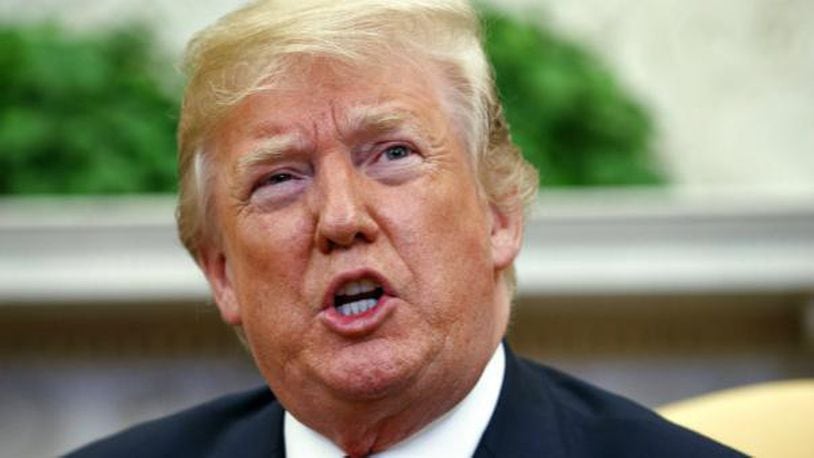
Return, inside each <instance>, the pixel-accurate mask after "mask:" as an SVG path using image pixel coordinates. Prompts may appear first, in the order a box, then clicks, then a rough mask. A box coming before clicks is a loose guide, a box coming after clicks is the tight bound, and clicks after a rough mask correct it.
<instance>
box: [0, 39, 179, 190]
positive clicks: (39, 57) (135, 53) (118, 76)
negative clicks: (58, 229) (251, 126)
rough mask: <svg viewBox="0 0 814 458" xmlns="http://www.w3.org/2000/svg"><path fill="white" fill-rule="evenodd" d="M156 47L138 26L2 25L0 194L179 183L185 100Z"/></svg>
mask: <svg viewBox="0 0 814 458" xmlns="http://www.w3.org/2000/svg"><path fill="white" fill-rule="evenodd" d="M153 49H154V48H153V47H152V40H151V39H150V35H149V34H148V33H147V32H146V29H145V28H139V27H130V28H126V29H123V30H117V31H109V32H98V33H92V34H91V33H85V34H69V33H68V32H66V31H64V30H62V29H60V28H59V27H57V26H56V25H53V24H46V25H14V26H9V25H4V26H0V69H2V70H0V87H2V91H0V171H2V173H0V193H2V194H10V193H13V194H19V193H24V194H39V193H128V192H153V191H172V190H173V189H175V182H176V179H175V176H176V173H175V124H176V120H177V109H178V108H177V107H178V101H177V98H176V97H174V96H171V95H168V94H169V92H171V91H167V90H165V89H166V85H167V84H169V83H168V82H169V81H171V80H170V79H167V77H168V75H169V76H171V75H172V74H171V73H170V71H169V69H171V67H170V66H169V65H167V64H166V62H163V61H161V59H160V58H158V57H157V55H156V54H155V53H154V51H153ZM176 92H177V91H176Z"/></svg>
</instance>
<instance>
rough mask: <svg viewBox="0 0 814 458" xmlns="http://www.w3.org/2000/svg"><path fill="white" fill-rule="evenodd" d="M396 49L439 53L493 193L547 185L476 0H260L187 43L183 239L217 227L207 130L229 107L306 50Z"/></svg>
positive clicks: (509, 194)
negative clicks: (508, 104)
mask: <svg viewBox="0 0 814 458" xmlns="http://www.w3.org/2000/svg"><path fill="white" fill-rule="evenodd" d="M394 55H399V56H413V58H414V59H416V62H426V60H423V59H429V61H431V62H433V63H434V64H435V65H436V67H437V68H439V69H440V70H441V73H442V76H443V78H444V79H445V80H446V81H447V82H448V86H449V88H448V92H452V96H451V98H452V103H451V105H452V109H451V111H453V113H451V115H452V116H453V117H454V118H456V119H455V120H456V121H457V122H458V123H459V124H460V125H461V126H462V127H463V128H462V131H463V132H462V133H463V135H464V136H465V138H464V141H465V144H466V145H467V146H468V148H469V150H470V151H469V152H470V153H471V154H472V155H473V157H474V161H473V162H474V164H475V167H476V170H477V173H478V179H479V182H480V184H481V185H482V187H483V191H484V192H485V194H486V196H487V198H488V200H489V201H490V203H492V204H493V205H496V206H498V207H500V208H503V209H512V208H517V207H528V204H529V203H530V202H531V201H532V200H533V198H534V196H535V194H536V191H537V172H536V170H534V168H533V167H532V166H531V165H530V164H529V163H528V162H526V161H525V160H524V159H523V157H522V155H521V154H520V152H519V150H518V149H517V148H516V147H515V146H514V144H513V143H512V141H511V138H510V136H509V130H508V127H507V125H506V123H505V121H504V118H503V114H502V112H501V106H500V103H499V101H498V99H497V96H496V94H495V89H494V83H493V80H492V75H491V69H490V66H489V64H488V62H487V59H486V56H485V55H484V52H483V49H482V47H481V32H480V23H479V21H478V17H477V15H476V14H475V12H474V11H473V9H472V7H471V6H470V5H469V3H468V2H467V1H465V0H341V1H338V0H266V1H256V2H252V3H250V4H248V5H247V6H245V7H243V8H241V9H239V10H237V11H234V12H232V13H230V14H228V15H226V16H224V17H223V18H221V19H220V20H219V21H218V22H216V23H215V24H213V25H211V26H210V27H208V28H206V29H204V30H202V31H201V32H200V33H198V34H197V35H196V36H195V37H194V38H193V40H192V41H191V42H190V44H189V46H188V48H187V54H186V59H185V63H184V69H185V72H186V73H187V77H188V85H187V88H186V92H185V94H184V101H183V104H182V108H181V122H180V125H179V129H178V144H179V157H178V161H179V175H180V189H179V203H178V210H177V220H178V229H179V235H180V238H181V241H182V242H183V244H184V246H185V247H186V248H187V250H189V252H190V253H191V254H192V255H193V257H196V256H197V254H198V251H199V249H200V248H201V246H203V245H202V244H203V243H207V242H208V241H211V240H212V237H213V232H214V231H215V230H216V225H213V224H207V221H210V220H211V218H210V217H209V216H210V215H209V209H210V205H209V203H208V200H209V194H208V192H209V191H208V188H209V185H208V181H209V178H210V173H209V172H210V169H209V168H208V167H207V162H208V160H209V158H208V157H207V155H206V149H207V148H206V145H207V141H208V139H207V134H208V133H209V132H211V131H212V128H213V127H214V126H216V125H217V124H218V123H219V122H220V121H222V120H223V118H224V116H225V115H226V114H227V113H228V111H229V109H230V108H231V107H233V106H235V105H236V104H237V103H239V102H240V101H241V100H243V99H244V98H245V97H247V96H248V95H250V94H252V93H254V92H257V91H259V90H262V89H263V88H264V87H265V86H264V85H265V84H266V83H267V82H268V81H270V80H274V78H275V77H276V76H280V75H285V74H286V72H287V71H290V69H291V66H292V65H293V64H295V63H296V61H297V59H298V58H302V57H304V56H319V57H329V58H332V59H338V60H340V61H343V62H347V63H350V64H355V65H357V66H363V65H371V63H373V62H377V61H378V62H382V61H386V60H387V59H388V58H390V59H392V56H394ZM388 56H389V57H388ZM510 275H511V273H510Z"/></svg>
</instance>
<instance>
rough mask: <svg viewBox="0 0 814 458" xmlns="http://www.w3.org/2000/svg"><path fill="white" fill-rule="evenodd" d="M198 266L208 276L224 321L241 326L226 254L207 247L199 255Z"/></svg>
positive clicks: (238, 304) (238, 307) (238, 305)
mask: <svg viewBox="0 0 814 458" xmlns="http://www.w3.org/2000/svg"><path fill="white" fill-rule="evenodd" d="M198 265H199V266H200V267H201V270H203V273H204V275H206V280H207V281H208V282H209V287H210V288H211V289H212V296H213V297H214V299H215V304H217V306H218V309H219V310H220V316H221V318H222V319H223V321H225V322H226V323H227V324H230V325H232V326H239V325H240V324H241V323H242V320H241V315H240V303H239V302H238V300H237V295H236V294H235V289H234V283H233V282H232V270H231V268H230V267H229V261H228V259H227V258H226V254H225V253H224V252H223V251H222V250H219V249H216V248H213V247H206V248H204V249H201V250H200V252H199V253H198Z"/></svg>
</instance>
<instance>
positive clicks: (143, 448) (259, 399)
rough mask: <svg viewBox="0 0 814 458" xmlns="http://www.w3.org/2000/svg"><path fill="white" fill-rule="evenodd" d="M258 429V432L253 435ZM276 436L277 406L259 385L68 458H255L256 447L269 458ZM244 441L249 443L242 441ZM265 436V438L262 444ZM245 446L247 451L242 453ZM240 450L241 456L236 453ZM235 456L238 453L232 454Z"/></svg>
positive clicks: (123, 433) (149, 423)
mask: <svg viewBox="0 0 814 458" xmlns="http://www.w3.org/2000/svg"><path fill="white" fill-rule="evenodd" d="M277 423H279V424H277ZM257 431H262V432H263V434H261V435H260V436H259V437H253V436H254V435H255V434H256V433H257ZM275 432H276V433H277V434H275ZM281 434H282V407H280V405H279V404H278V403H277V402H276V399H275V397H274V395H273V394H272V393H271V391H270V390H269V389H268V388H267V387H262V388H257V389H254V390H251V391H246V392H242V393H237V394H233V395H228V396H224V397H221V398H218V399H215V400H213V401H209V402H207V403H205V404H201V405H198V406H195V407H192V408H189V409H186V410H183V411H180V412H178V413H175V414H173V415H170V416H167V417H163V418H159V419H156V420H151V421H147V422H145V423H142V424H139V425H136V426H133V427H131V428H128V429H125V430H124V431H121V432H119V433H116V434H114V435H112V436H110V437H107V438H104V439H101V440H99V441H96V442H93V443H91V444H88V445H86V446H84V447H82V448H80V449H78V450H76V451H74V452H71V453H69V454H68V455H67V456H68V457H70V458H95V457H143V456H150V457H177V456H220V454H219V451H221V450H222V451H223V452H224V453H227V456H229V455H231V456H238V455H240V456H251V455H255V454H256V453H254V452H255V449H260V448H263V451H264V453H265V455H266V456H271V455H270V454H271V453H272V452H273V451H274V449H276V448H278V447H279V446H280V445H281V440H279V439H280V436H281ZM247 437H251V438H252V440H250V441H246V440H245V438H247ZM264 437H265V438H266V439H267V440H266V441H265V442H264V440H263V438H264ZM275 439H277V440H275ZM247 442H248V444H247ZM246 447H251V448H252V449H251V450H247V449H246ZM241 450H243V451H245V452H246V453H243V454H241ZM234 453H238V455H232V454H234Z"/></svg>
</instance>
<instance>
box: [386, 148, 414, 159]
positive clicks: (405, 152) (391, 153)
mask: <svg viewBox="0 0 814 458" xmlns="http://www.w3.org/2000/svg"><path fill="white" fill-rule="evenodd" d="M412 153H413V152H412V150H410V148H408V147H406V146H404V145H395V146H391V147H389V148H387V149H386V150H384V157H385V158H387V160H390V161H397V160H399V159H404V158H405V157H407V156H409V155H410V154H412Z"/></svg>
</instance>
